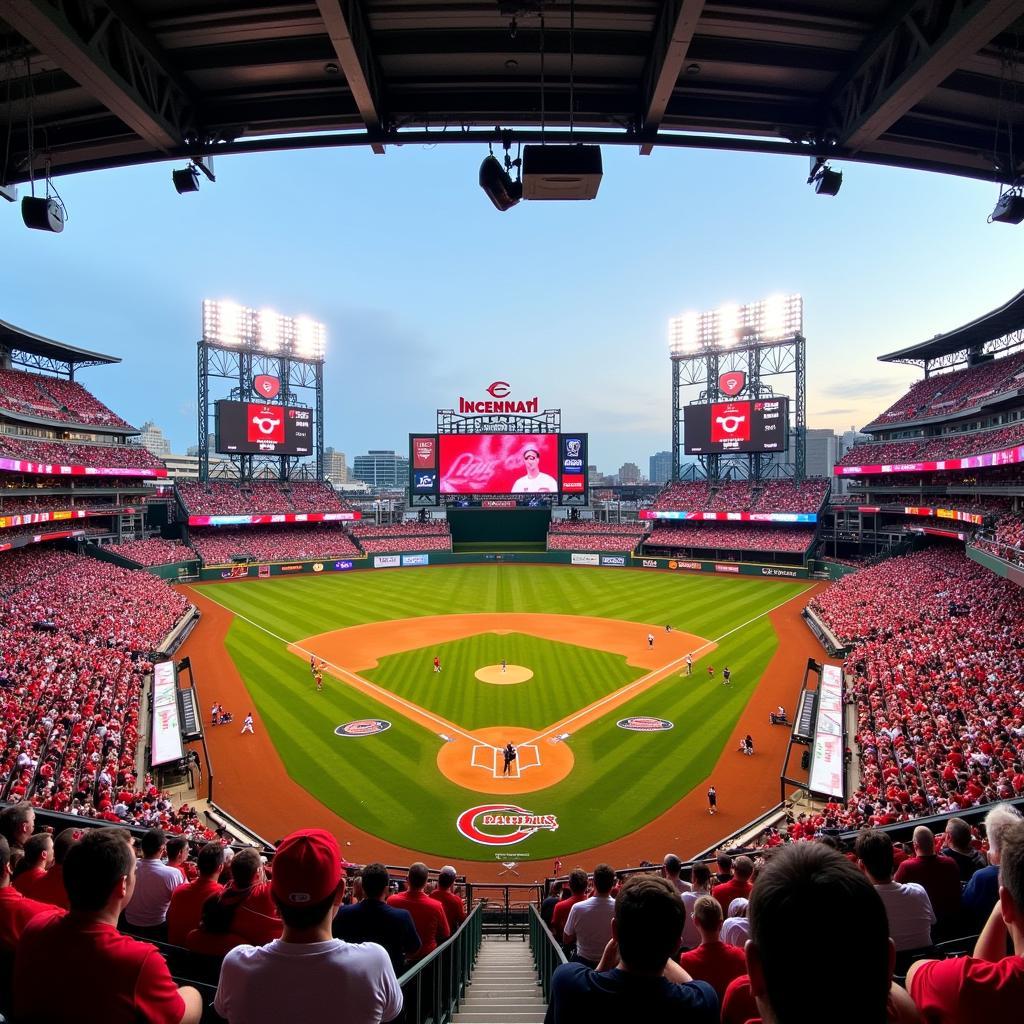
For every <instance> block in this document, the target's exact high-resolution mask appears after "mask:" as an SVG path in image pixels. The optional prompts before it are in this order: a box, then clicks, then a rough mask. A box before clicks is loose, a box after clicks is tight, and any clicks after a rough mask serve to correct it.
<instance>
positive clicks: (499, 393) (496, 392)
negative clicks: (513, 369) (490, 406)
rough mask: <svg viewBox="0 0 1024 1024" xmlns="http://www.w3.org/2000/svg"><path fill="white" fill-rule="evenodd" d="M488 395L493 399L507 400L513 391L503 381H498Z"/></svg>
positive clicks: (491, 387)
mask: <svg viewBox="0 0 1024 1024" xmlns="http://www.w3.org/2000/svg"><path fill="white" fill-rule="evenodd" d="M486 390H487V394H489V395H490V396H491V397H492V398H505V397H506V396H507V395H508V394H509V392H510V391H511V390H512V389H511V388H510V387H509V386H508V384H506V383H505V381H503V380H496V381H495V382H494V383H493V384H492V385H491V386H490V387H489V388H487V389H486Z"/></svg>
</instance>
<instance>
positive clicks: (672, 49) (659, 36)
mask: <svg viewBox="0 0 1024 1024" xmlns="http://www.w3.org/2000/svg"><path fill="white" fill-rule="evenodd" d="M703 10H704V0H666V2H665V4H664V6H663V7H662V9H661V15H660V16H659V18H658V25H657V27H656V29H655V32H654V44H653V46H652V47H651V53H650V55H649V56H648V58H647V64H646V65H645V66H644V75H643V90H644V92H643V100H644V109H643V113H642V122H641V130H642V132H643V134H644V135H650V134H657V131H658V128H659V127H660V126H661V120H662V118H663V117H664V116H665V111H666V110H667V109H668V104H669V101H670V100H671V99H672V92H673V90H674V89H675V87H676V82H678V81H679V75H680V73H681V72H682V70H683V61H685V60H686V51H687V50H689V48H690V41H691V40H692V39H693V34H694V32H695V31H696V30H697V22H698V21H699V20H700V15H701V12H702V11H703ZM653 148H654V147H653V145H652V144H651V143H650V142H644V143H642V144H641V146H640V155H641V156H650V155H651V151H652V149H653Z"/></svg>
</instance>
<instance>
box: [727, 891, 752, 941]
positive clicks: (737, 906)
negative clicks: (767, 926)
mask: <svg viewBox="0 0 1024 1024" xmlns="http://www.w3.org/2000/svg"><path fill="white" fill-rule="evenodd" d="M749 902H750V901H749V900H748V899H747V898H746V897H745V896H737V897H736V899H734V900H733V901H732V903H730V904H729V916H728V917H727V918H726V919H725V921H724V922H722V934H721V939H722V941H723V942H724V943H726V944H727V945H729V946H739V947H740V949H742V948H743V947H744V946H745V945H746V944H747V939H749V938H750V922H749V921H748V920H747V904H748V903H749Z"/></svg>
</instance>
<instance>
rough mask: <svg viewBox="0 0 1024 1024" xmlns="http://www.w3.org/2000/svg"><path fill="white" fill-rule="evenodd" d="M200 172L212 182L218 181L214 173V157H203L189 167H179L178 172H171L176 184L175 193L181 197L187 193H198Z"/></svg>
mask: <svg viewBox="0 0 1024 1024" xmlns="http://www.w3.org/2000/svg"><path fill="white" fill-rule="evenodd" d="M200 171H202V172H203V174H205V175H206V177H207V178H209V180H210V181H216V180H217V176H216V175H215V174H214V173H213V157H203V158H201V159H198V160H192V161H191V162H190V163H189V165H188V167H179V168H177V169H176V170H173V171H171V180H172V181H173V182H174V190H175V192H177V193H178V195H179V196H183V195H185V194H186V193H187V192H198V191H199V172H200Z"/></svg>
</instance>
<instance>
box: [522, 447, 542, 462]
mask: <svg viewBox="0 0 1024 1024" xmlns="http://www.w3.org/2000/svg"><path fill="white" fill-rule="evenodd" d="M530 452H533V454H534V455H536V456H537V458H538V459H539V458H540V452H539V451H537V449H536V448H524V449H523V458H524V459H525V458H526V456H527V455H529V454H530Z"/></svg>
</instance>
